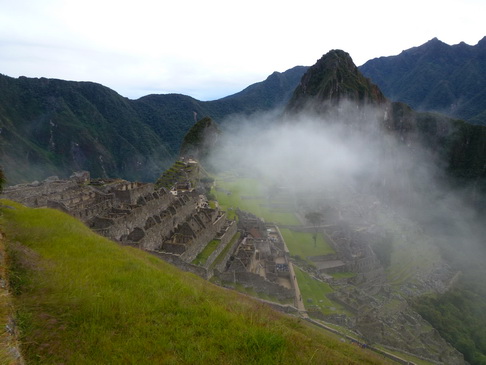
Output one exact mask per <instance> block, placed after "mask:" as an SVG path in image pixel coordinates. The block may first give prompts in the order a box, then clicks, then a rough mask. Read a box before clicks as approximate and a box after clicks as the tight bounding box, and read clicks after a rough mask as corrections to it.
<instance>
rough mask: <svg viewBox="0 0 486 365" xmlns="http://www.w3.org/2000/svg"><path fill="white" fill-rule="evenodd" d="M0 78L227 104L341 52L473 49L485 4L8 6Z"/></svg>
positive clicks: (0, 38)
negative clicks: (91, 84) (437, 44)
mask: <svg viewBox="0 0 486 365" xmlns="http://www.w3.org/2000/svg"><path fill="white" fill-rule="evenodd" d="M0 6H2V13H1V14H0V52H1V54H2V59H1V60H0V72H1V73H4V74H7V75H10V76H19V75H26V76H35V77H41V76H44V77H55V78H62V79H69V80H89V81H95V82H100V83H103V84H105V85H107V86H109V87H111V88H115V90H117V91H118V92H120V93H121V94H122V95H124V96H128V97H132V98H136V97H139V96H142V95H143V94H140V93H141V92H145V90H153V92H155V93H157V92H160V93H164V92H169V91H170V92H180V93H184V94H190V95H192V96H195V97H197V98H200V99H211V98H217V97H223V96H226V95H228V94H232V93H234V92H237V91H240V90H242V89H243V88H244V87H246V86H248V85H250V84H251V83H254V82H258V81H262V80H263V79H265V78H266V77H267V76H268V75H270V74H271V73H272V72H273V71H285V70H287V69H289V68H291V67H293V66H296V65H308V66H310V65H312V64H314V63H315V61H316V60H317V59H319V58H320V57H321V56H322V55H323V54H324V53H326V52H327V51H329V50H330V49H333V48H339V49H343V50H345V51H347V52H348V53H349V54H350V55H351V57H352V58H353V59H354V61H355V63H356V64H357V65H360V64H362V63H364V62H365V61H367V60H368V59H371V58H374V57H379V56H387V55H392V54H397V53H399V52H400V51H402V50H404V49H407V48H410V47H413V46H418V45H420V44H422V43H424V42H426V41H427V40H429V39H431V38H433V37H438V38H439V39H441V40H442V41H444V42H446V43H450V44H455V43H458V42H459V41H461V40H464V41H466V42H467V43H469V44H475V43H476V42H477V41H478V40H479V39H481V38H482V37H483V36H484V35H485V34H483V33H482V32H484V30H483V19H482V14H484V13H485V10H486V4H483V2H482V1H477V0H468V1H461V2H459V1H441V2H438V1H428V2H423V1H422V2H419V1H416V0H412V1H410V2H408V3H407V4H404V5H402V6H400V7H397V6H396V5H393V6H391V5H390V3H389V2H385V1H382V0H374V1H368V2H362V1H348V2H333V3H318V2H315V1H311V0H302V1H300V2H298V3H289V2H281V1H265V2H262V1H255V0H249V1H246V2H241V3H234V2H233V3H229V2H224V1H218V0H208V1H204V2H201V1H195V0H187V1H184V2H178V1H155V0H140V1H137V2H133V1H130V2H129V1H114V0H97V1H95V0H85V1H82V2H78V1H67V0H66V1H63V0H43V1H40V0H37V1H27V0H16V1H7V0H0Z"/></svg>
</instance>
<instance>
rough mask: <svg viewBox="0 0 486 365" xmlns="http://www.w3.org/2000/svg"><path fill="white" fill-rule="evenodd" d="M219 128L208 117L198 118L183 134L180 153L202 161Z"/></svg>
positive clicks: (214, 142)
mask: <svg viewBox="0 0 486 365" xmlns="http://www.w3.org/2000/svg"><path fill="white" fill-rule="evenodd" d="M220 135H221V130H220V129H219V128H218V126H217V125H216V123H215V122H214V121H213V120H212V119H211V118H209V117H205V118H203V119H201V120H199V121H198V122H197V123H196V124H194V125H193V126H192V128H191V129H190V130H189V132H187V134H186V135H185V136H184V140H183V141H182V145H181V152H180V155H181V156H184V157H190V158H193V159H195V160H197V161H201V162H204V161H205V160H206V157H207V156H208V154H209V152H210V151H211V149H212V148H214V146H215V144H216V143H217V142H218V139H219V136H220Z"/></svg>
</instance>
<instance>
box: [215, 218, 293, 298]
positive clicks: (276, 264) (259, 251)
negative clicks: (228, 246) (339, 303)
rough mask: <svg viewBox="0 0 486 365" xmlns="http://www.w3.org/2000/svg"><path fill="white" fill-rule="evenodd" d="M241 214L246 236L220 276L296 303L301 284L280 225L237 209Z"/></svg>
mask: <svg viewBox="0 0 486 365" xmlns="http://www.w3.org/2000/svg"><path fill="white" fill-rule="evenodd" d="M237 214H238V218H239V219H238V228H239V230H240V231H241V232H242V236H243V237H242V240H241V241H240V243H239V244H238V245H237V247H236V248H235V250H234V253H233V254H232V255H231V257H230V258H229V260H228V261H227V263H226V267H225V269H224V271H223V272H221V273H220V274H219V275H218V276H219V278H220V279H221V280H222V281H223V283H224V282H226V283H233V284H241V285H243V286H244V287H247V288H252V289H253V290H255V291H256V292H257V293H263V294H266V295H269V296H271V297H275V298H277V299H278V300H279V301H293V302H294V303H293V304H295V301H296V300H297V299H298V298H297V297H296V286H297V285H298V284H297V281H296V278H295V274H294V271H293V267H292V263H291V262H290V259H289V251H288V249H287V247H286V245H285V242H284V240H283V238H282V236H281V234H280V232H279V230H278V227H276V226H274V225H267V224H265V223H264V222H263V221H262V220H261V219H259V218H257V217H256V216H254V215H253V214H251V213H248V212H243V211H241V210H237Z"/></svg>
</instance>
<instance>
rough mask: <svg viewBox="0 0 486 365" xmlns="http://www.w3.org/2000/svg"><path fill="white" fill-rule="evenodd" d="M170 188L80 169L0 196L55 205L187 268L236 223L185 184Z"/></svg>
mask: <svg viewBox="0 0 486 365" xmlns="http://www.w3.org/2000/svg"><path fill="white" fill-rule="evenodd" d="M174 189H175V190H174V191H172V193H171V192H170V191H169V190H168V189H166V188H163V187H162V188H158V189H157V188H155V185H154V184H149V183H139V182H129V181H125V180H120V179H111V180H107V179H105V180H93V181H91V179H90V176H89V173H88V172H86V171H82V172H77V173H75V174H73V175H72V176H71V177H70V178H69V179H67V180H61V179H59V178H57V177H51V178H48V179H46V180H44V181H42V182H38V181H35V182H33V183H31V184H22V185H16V186H12V187H7V188H5V190H4V192H3V194H2V198H6V199H11V200H14V201H17V202H20V203H22V204H24V205H26V206H29V207H49V208H55V209H59V210H61V211H63V212H65V213H68V214H70V215H72V216H73V217H75V218H78V219H79V220H81V221H82V222H84V223H85V224H86V225H87V226H88V227H90V228H91V229H92V230H93V231H95V232H97V233H98V234H100V235H103V236H105V237H107V238H110V239H112V240H114V241H117V242H119V243H122V244H126V245H131V246H134V247H138V248H140V249H143V250H146V251H149V252H152V253H156V254H158V255H159V256H163V257H166V256H167V255H170V256H171V262H172V263H175V264H181V265H183V264H184V267H185V268H186V269H187V265H185V264H189V265H190V264H191V262H192V261H193V260H194V258H195V257H196V256H197V255H198V254H199V253H200V252H201V251H202V250H203V249H204V248H205V246H206V245H207V244H208V243H209V242H210V241H212V240H213V239H217V240H218V242H219V243H220V245H222V246H223V247H221V248H219V251H222V249H223V248H224V246H225V245H227V244H228V243H229V242H230V241H231V238H232V237H233V236H234V235H235V233H236V223H235V222H234V221H229V220H227V219H226V214H225V212H223V211H221V210H219V209H218V208H214V209H211V208H209V206H208V204H207V201H206V199H205V197H204V196H200V195H199V194H198V193H197V192H196V190H195V189H188V186H187V185H186V184H183V185H181V190H177V187H176V186H175V187H174ZM193 271H194V270H193ZM195 271H196V273H198V274H200V273H201V272H200V271H198V270H195ZM201 276H205V277H207V276H210V274H208V273H205V274H201Z"/></svg>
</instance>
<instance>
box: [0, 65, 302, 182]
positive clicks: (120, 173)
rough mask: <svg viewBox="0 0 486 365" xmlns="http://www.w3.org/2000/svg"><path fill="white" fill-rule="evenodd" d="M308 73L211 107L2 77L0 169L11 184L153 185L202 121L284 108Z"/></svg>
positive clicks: (185, 99) (298, 70) (278, 78)
mask: <svg viewBox="0 0 486 365" xmlns="http://www.w3.org/2000/svg"><path fill="white" fill-rule="evenodd" d="M306 69H307V68H306V67H294V68H292V69H290V70H288V71H286V72H283V73H279V72H274V73H273V74H272V75H270V76H269V77H268V78H267V79H266V80H265V81H262V82H260V83H256V84H253V85H251V86H249V87H247V88H246V89H244V90H243V91H241V92H239V93H237V94H234V95H231V96H228V97H225V98H223V99H220V100H216V101H208V102H202V101H198V100H196V99H194V98H191V97H189V96H186V95H180V94H167V95H148V96H145V97H142V98H140V99H138V100H130V99H127V98H124V97H122V96H120V95H119V94H117V93H116V92H115V91H113V90H111V89H109V88H107V87H104V86H102V85H99V84H95V83H91V82H72V81H63V80H55V79H45V78H40V79H37V78H26V77H20V78H18V79H15V78H11V77H8V76H4V75H0V153H1V162H0V165H1V166H2V168H3V169H4V171H5V173H6V176H7V181H8V183H9V184H14V183H19V182H28V181H33V180H36V179H44V178H46V177H47V176H51V175H59V176H66V175H69V174H70V173H71V172H72V171H76V170H89V171H90V172H91V173H92V175H93V176H94V177H120V178H125V179H129V180H142V181H154V180H155V179H156V177H158V176H159V175H160V173H161V171H164V170H165V169H166V168H168V167H169V166H170V165H171V164H172V163H173V162H174V159H175V158H176V156H177V155H178V153H179V149H180V146H181V143H182V140H183V137H184V135H185V134H186V133H187V131H188V130H189V129H190V127H191V126H192V125H193V124H194V123H195V116H196V115H197V117H198V118H202V117H204V116H211V117H212V118H213V119H215V120H216V121H218V122H221V121H222V120H223V119H224V118H225V117H226V116H228V115H230V114H237V113H243V114H250V113H253V112H256V111H259V110H268V109H273V108H276V107H281V106H283V105H284V104H285V103H286V102H287V100H288V99H289V97H290V95H291V93H292V91H293V90H294V89H295V87H296V86H297V84H298V82H299V80H300V78H301V76H302V74H303V73H304V72H305V70H306ZM195 113H196V114H195Z"/></svg>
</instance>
